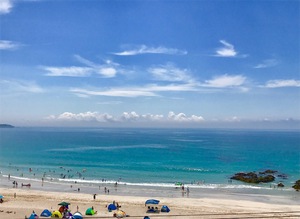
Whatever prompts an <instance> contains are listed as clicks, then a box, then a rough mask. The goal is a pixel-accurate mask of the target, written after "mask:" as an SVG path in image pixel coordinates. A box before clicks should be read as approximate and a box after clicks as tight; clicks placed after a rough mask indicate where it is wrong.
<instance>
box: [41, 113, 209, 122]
mask: <svg viewBox="0 0 300 219" xmlns="http://www.w3.org/2000/svg"><path fill="white" fill-rule="evenodd" d="M47 120H52V121H70V122H72V121H73V122H76V121H87V122H92V121H97V122H120V123H126V122H137V123H138V122H164V123H165V122H192V123H198V122H203V121H204V118H203V117H202V116H195V115H192V116H187V115H186V114H184V113H178V114H175V113H174V112H169V114H168V116H166V117H165V116H163V115H159V114H141V115H140V114H138V113H136V112H134V111H132V112H123V113H122V114H121V115H120V116H112V115H110V114H107V113H99V112H90V111H88V112H84V113H77V114H76V113H71V112H64V113H62V114H60V115H57V116H56V115H50V116H48V117H47Z"/></svg>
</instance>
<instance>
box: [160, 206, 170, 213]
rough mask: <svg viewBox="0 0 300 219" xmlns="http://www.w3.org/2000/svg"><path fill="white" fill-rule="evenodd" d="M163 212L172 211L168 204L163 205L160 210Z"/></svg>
mask: <svg viewBox="0 0 300 219" xmlns="http://www.w3.org/2000/svg"><path fill="white" fill-rule="evenodd" d="M160 211H161V212H170V208H169V207H168V206H166V205H163V206H162V207H161V210H160Z"/></svg>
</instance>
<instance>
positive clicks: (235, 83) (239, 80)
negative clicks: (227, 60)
mask: <svg viewBox="0 0 300 219" xmlns="http://www.w3.org/2000/svg"><path fill="white" fill-rule="evenodd" d="M245 82H246V77H244V76H242V75H227V74H225V75H221V76H217V77H214V78H213V79H211V80H206V81H205V83H204V84H202V86H204V87H214V88H226V87H239V86H241V85H243V84H244V83H245Z"/></svg>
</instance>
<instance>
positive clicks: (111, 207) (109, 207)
mask: <svg viewBox="0 0 300 219" xmlns="http://www.w3.org/2000/svg"><path fill="white" fill-rule="evenodd" d="M107 209H108V210H109V211H113V210H116V209H117V207H116V206H115V205H114V204H109V205H108V207H107Z"/></svg>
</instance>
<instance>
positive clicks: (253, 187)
mask: <svg viewBox="0 0 300 219" xmlns="http://www.w3.org/2000/svg"><path fill="white" fill-rule="evenodd" d="M2 177H5V178H7V177H8V175H2ZM10 178H11V179H15V180H24V181H30V182H42V179H37V178H28V177H19V176H12V175H11V176H10ZM44 182H48V183H52V184H60V183H63V184H65V183H66V184H73V183H76V184H82V185H88V186H98V185H107V184H111V185H115V184H116V183H117V185H121V186H135V187H156V188H170V189H173V188H180V187H181V186H176V185H175V183H173V182H172V183H171V182H169V183H164V182H125V181H114V180H96V179H80V178H77V179H76V178H73V179H61V178H53V177H45V178H44ZM184 186H185V188H186V187H189V188H191V189H212V190H220V189H226V190H243V189H251V190H273V188H271V187H268V186H267V185H246V184H218V183H203V182H199V183H187V184H184ZM281 190H285V191H290V190H293V189H292V188H282V189H281Z"/></svg>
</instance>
